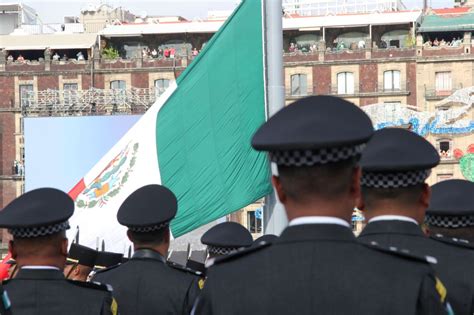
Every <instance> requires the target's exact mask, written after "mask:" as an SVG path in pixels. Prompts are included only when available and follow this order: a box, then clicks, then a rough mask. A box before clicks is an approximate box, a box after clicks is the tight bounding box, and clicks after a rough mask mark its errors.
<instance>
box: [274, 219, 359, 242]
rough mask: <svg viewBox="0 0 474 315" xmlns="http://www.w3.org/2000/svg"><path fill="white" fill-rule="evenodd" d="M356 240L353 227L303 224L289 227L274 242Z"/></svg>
mask: <svg viewBox="0 0 474 315" xmlns="http://www.w3.org/2000/svg"><path fill="white" fill-rule="evenodd" d="M317 240H319V241H343V242H355V241H356V238H355V236H354V233H352V231H351V229H349V228H347V227H345V226H342V225H338V224H322V223H321V224H301V225H293V226H289V227H287V228H286V229H285V230H284V231H283V232H282V234H281V236H280V237H279V238H278V239H277V240H275V242H274V244H275V245H277V244H278V243H292V242H305V241H317Z"/></svg>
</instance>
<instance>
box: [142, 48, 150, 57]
mask: <svg viewBox="0 0 474 315" xmlns="http://www.w3.org/2000/svg"><path fill="white" fill-rule="evenodd" d="M142 56H143V58H144V59H146V58H148V57H149V50H148V48H146V47H144V48H143V49H142Z"/></svg>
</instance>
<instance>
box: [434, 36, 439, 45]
mask: <svg viewBox="0 0 474 315" xmlns="http://www.w3.org/2000/svg"><path fill="white" fill-rule="evenodd" d="M433 46H434V47H439V40H438V37H436V38H435V40H434V41H433Z"/></svg>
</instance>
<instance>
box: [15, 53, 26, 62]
mask: <svg viewBox="0 0 474 315" xmlns="http://www.w3.org/2000/svg"><path fill="white" fill-rule="evenodd" d="M16 61H25V58H23V56H22V55H21V54H19V55H18V57H17V58H16Z"/></svg>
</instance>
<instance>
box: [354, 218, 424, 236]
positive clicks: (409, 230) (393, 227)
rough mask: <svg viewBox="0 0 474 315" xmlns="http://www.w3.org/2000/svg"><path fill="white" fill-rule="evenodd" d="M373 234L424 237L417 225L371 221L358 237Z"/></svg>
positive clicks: (390, 221) (403, 222)
mask: <svg viewBox="0 0 474 315" xmlns="http://www.w3.org/2000/svg"><path fill="white" fill-rule="evenodd" d="M373 234H403V235H413V236H421V237H425V234H424V233H423V231H422V230H421V228H420V226H419V225H417V224H413V222H410V221H401V220H381V221H375V222H374V221H371V222H370V223H369V224H367V225H366V226H365V228H364V229H363V230H362V232H361V233H360V235H359V237H360V236H366V235H373Z"/></svg>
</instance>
